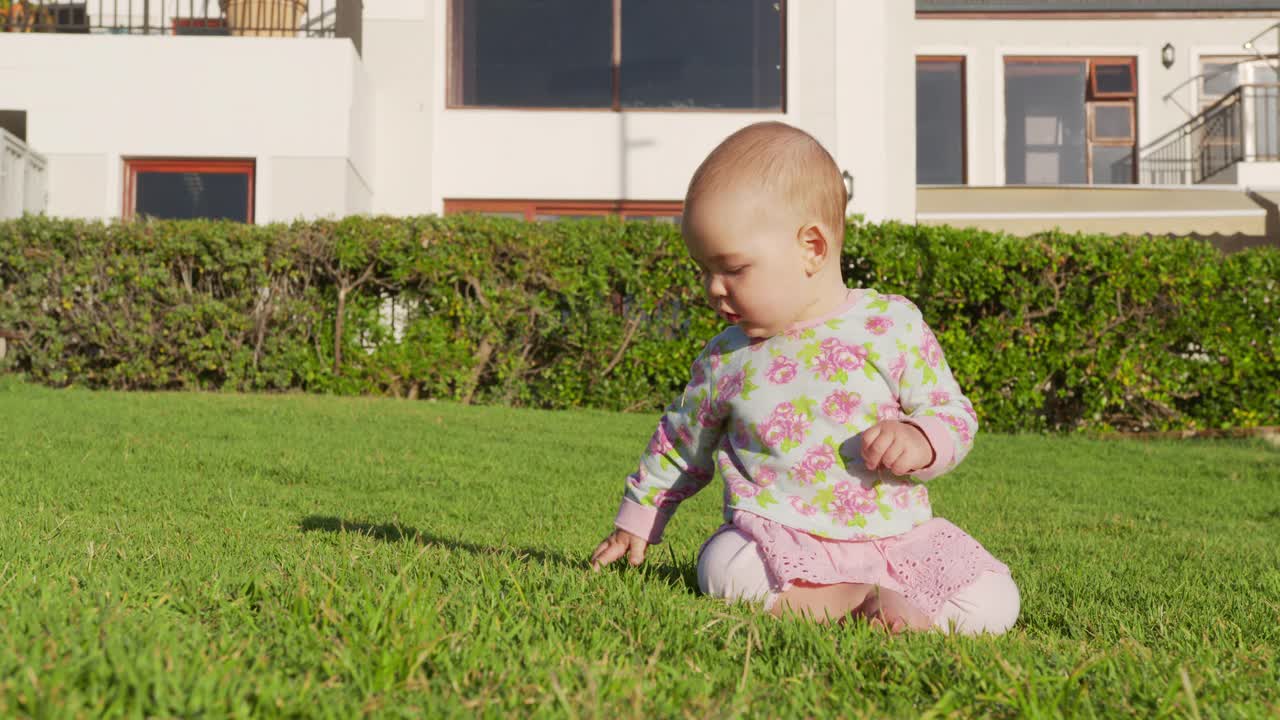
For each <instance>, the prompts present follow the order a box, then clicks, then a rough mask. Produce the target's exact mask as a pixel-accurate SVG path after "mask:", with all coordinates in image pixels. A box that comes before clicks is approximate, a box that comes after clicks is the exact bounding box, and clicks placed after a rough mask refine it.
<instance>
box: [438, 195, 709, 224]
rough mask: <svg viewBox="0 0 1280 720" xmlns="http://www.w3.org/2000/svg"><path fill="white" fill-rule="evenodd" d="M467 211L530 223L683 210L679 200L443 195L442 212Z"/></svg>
mask: <svg viewBox="0 0 1280 720" xmlns="http://www.w3.org/2000/svg"><path fill="white" fill-rule="evenodd" d="M467 212H501V213H516V212H518V213H522V214H523V215H524V219H525V220H527V221H529V222H533V221H535V220H537V217H538V216H539V215H565V214H572V215H598V216H601V217H608V216H620V217H624V218H625V217H629V216H632V215H659V216H664V215H665V216H675V215H680V214H682V213H683V212H684V203H683V202H681V201H679V200H532V199H520V200H513V199H477V198H446V199H445V201H444V214H445V215H458V214H461V213H467Z"/></svg>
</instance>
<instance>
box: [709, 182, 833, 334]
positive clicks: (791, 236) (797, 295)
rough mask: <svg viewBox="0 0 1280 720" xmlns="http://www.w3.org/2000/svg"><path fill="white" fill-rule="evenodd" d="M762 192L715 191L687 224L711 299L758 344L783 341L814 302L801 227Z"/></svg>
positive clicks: (729, 319) (726, 316)
mask: <svg viewBox="0 0 1280 720" xmlns="http://www.w3.org/2000/svg"><path fill="white" fill-rule="evenodd" d="M779 205H780V203H778V202H776V201H775V200H772V199H769V198H766V197H764V196H763V195H762V193H759V192H748V191H734V192H715V193H708V195H707V196H705V197H703V198H700V199H699V200H698V201H697V202H696V203H695V204H694V205H693V206H692V207H691V208H690V211H691V212H689V213H688V214H686V216H685V219H684V238H685V246H686V247H687V248H688V249H689V255H690V256H692V258H693V260H694V262H696V263H697V264H698V267H699V268H700V269H701V271H702V286H703V289H704V290H705V291H706V293H707V301H708V302H709V303H710V304H711V307H712V308H713V309H714V310H716V311H717V312H718V313H720V316H721V317H723V318H724V319H725V320H727V321H729V322H731V323H735V324H736V325H738V326H739V327H741V328H742V330H743V331H744V332H745V333H746V334H747V335H748V336H749V337H753V338H766V337H771V336H773V335H777V334H779V333H781V332H782V331H784V330H786V329H787V328H788V327H789V326H790V325H792V324H793V323H795V322H796V321H797V320H798V319H799V318H800V316H801V315H802V313H803V312H804V310H805V308H806V307H808V306H809V305H810V304H811V303H812V302H813V296H814V288H813V283H812V279H811V277H810V273H808V272H806V267H805V260H806V257H805V253H804V250H803V245H802V244H801V242H800V241H799V239H798V238H797V232H798V231H799V229H800V226H801V224H802V223H801V222H800V221H799V220H798V219H797V218H795V216H794V214H793V213H790V212H787V211H786V210H785V209H783V208H781V207H778V206H779Z"/></svg>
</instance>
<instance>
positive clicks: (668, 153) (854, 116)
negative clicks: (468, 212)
mask: <svg viewBox="0 0 1280 720" xmlns="http://www.w3.org/2000/svg"><path fill="white" fill-rule="evenodd" d="M425 1H426V0H394V2H392V0H381V2H380V3H377V4H371V5H370V6H369V8H368V9H367V10H366V17H368V15H369V14H370V13H373V14H375V15H377V16H378V17H379V18H382V17H385V16H387V15H391V14H393V13H400V14H403V15H404V19H403V20H401V21H400V22H402V23H403V24H404V25H405V26H406V28H407V27H408V26H413V27H415V28H417V30H416V31H417V32H424V31H425V30H426V26H431V27H432V28H433V32H431V34H430V37H431V38H433V42H432V43H431V44H430V48H431V53H432V55H431V61H430V63H429V66H430V75H429V82H426V81H424V82H421V83H419V84H415V83H412V82H407V81H406V80H407V79H406V78H404V77H400V78H399V79H396V77H395V76H393V75H391V73H392V72H393V68H392V64H391V63H390V62H386V61H384V60H383V59H382V58H380V57H379V53H381V52H382V51H381V50H373V49H372V47H373V46H374V45H376V42H375V38H381V37H386V36H388V35H390V34H391V33H392V32H393V31H392V30H391V29H390V28H389V27H382V26H380V25H381V21H380V20H377V21H370V20H366V35H365V47H366V55H367V57H368V61H369V63H370V74H371V76H373V77H374V82H375V84H377V85H378V86H379V88H380V89H381V88H394V91H393V92H392V93H390V94H383V95H381V96H380V101H379V116H380V117H379V127H380V128H386V129H388V130H400V131H401V132H402V134H401V135H400V137H403V138H405V139H406V141H407V142H408V143H409V144H408V146H407V153H406V156H405V157H406V158H409V159H412V160H413V161H415V162H416V161H418V160H419V159H424V158H425V159H426V160H427V161H429V163H430V166H431V168H432V176H431V178H430V180H429V184H428V187H429V189H428V190H427V191H426V194H428V195H429V197H430V207H429V208H426V209H429V210H430V211H433V212H440V211H442V209H443V200H444V199H445V198H512V199H517V198H519V199H524V198H537V199H574V200H609V199H618V198H625V199H634V200H680V199H682V198H683V197H684V192H685V189H686V186H687V185H688V181H689V177H690V175H692V173H693V171H694V170H695V169H696V168H697V165H698V163H700V162H701V161H702V158H703V157H705V156H706V154H707V153H708V152H709V151H710V150H711V149H712V148H713V147H715V145H716V144H717V143H719V142H720V140H722V139H724V137H725V136H727V135H729V134H730V133H732V132H733V131H734V130H737V129H738V128H740V127H743V126H744V125H747V124H750V123H753V122H758V121H762V120H775V119H776V120H782V121H784V122H788V123H791V124H793V125H796V126H798V127H800V128H803V129H805V130H807V131H809V132H811V133H813V134H814V135H815V136H816V137H817V138H818V139H819V140H820V141H821V142H823V143H824V144H825V145H826V146H827V147H828V149H830V150H831V151H832V153H833V154H834V155H835V157H836V160H837V162H838V163H840V164H841V165H842V166H844V167H846V168H847V169H849V171H850V172H851V173H853V174H854V175H855V176H857V177H859V178H862V180H863V182H862V183H861V184H860V185H859V190H858V195H857V197H856V199H855V204H854V205H853V206H851V210H852V211H858V212H865V213H868V214H869V215H871V216H873V217H884V216H888V215H892V216H894V217H902V218H909V217H911V216H913V214H914V202H915V194H914V160H913V158H914V142H915V140H914V137H911V138H910V142H909V143H906V142H904V141H902V139H901V138H899V137H897V136H900V135H902V133H901V128H900V127H897V126H895V125H894V124H893V123H891V122H890V121H889V120H890V118H891V113H890V111H889V110H887V109H886V108H887V103H886V102H885V101H884V100H883V99H882V98H883V93H884V91H885V87H886V79H885V73H884V72H883V68H884V67H885V66H886V64H888V63H890V62H891V61H892V62H898V61H897V60H892V59H893V58H896V57H897V56H899V55H901V57H902V58H904V59H905V63H906V64H905V65H903V67H902V68H901V70H900V71H898V70H894V71H893V72H891V73H890V74H889V75H888V82H892V83H894V84H895V87H896V86H898V85H900V86H902V87H906V81H911V82H914V81H913V80H911V79H912V78H913V77H914V76H913V75H912V73H913V70H912V69H911V68H912V67H913V66H912V65H910V57H911V52H910V45H909V44H904V42H903V41H904V40H905V38H899V39H898V41H896V42H888V41H886V39H885V35H886V33H893V32H896V33H898V34H899V35H901V34H902V33H904V32H906V29H907V28H909V26H910V23H911V22H912V14H913V13H912V12H911V11H910V8H909V5H908V4H906V3H904V2H902V0H860V2H858V3H856V4H855V3H851V2H843V1H842V0H803V2H801V1H796V0H793V2H791V3H790V4H789V6H788V13H787V49H788V56H787V63H786V67H787V79H786V95H787V98H786V104H787V112H786V113H774V112H697V111H686V112H663V111H644V112H625V113H616V112H611V111H608V110H600V111H573V112H562V111H541V110H537V111H520V110H479V109H476V110H472V109H449V108H447V107H446V97H445V88H446V72H447V68H448V62H447V57H448V56H447V43H446V42H445V41H444V38H445V36H446V23H447V17H446V15H447V13H446V10H447V8H446V6H447V4H448V3H447V2H444V1H443V0H439V1H436V2H427V4H426V10H427V11H428V12H427V15H426V18H425V19H422V20H419V19H417V16H416V13H417V10H418V8H419V7H420V6H421V3H422V2H425ZM375 8H376V9H375ZM370 27H372V28H373V33H374V34H373V35H372V36H371V35H370V34H369V32H370V31H369V28H370ZM847 34H855V35H856V38H855V37H846V35H847ZM410 37H412V34H411V31H409V30H407V29H406V30H405V31H404V33H402V34H400V35H399V36H398V37H397V40H396V43H397V45H396V47H397V48H399V49H400V52H395V53H394V55H396V56H397V57H400V58H401V59H402V60H403V61H407V62H409V63H410V64H411V65H412V66H413V67H420V64H418V63H417V62H416V59H417V58H416V55H415V54H414V51H413V50H412V49H411V48H409V45H408V44H409V43H410V40H409V39H408V38H410ZM423 37H425V35H424V36H423ZM893 37H894V36H892V35H890V38H893ZM388 53H391V51H388ZM846 69H848V70H849V72H847V73H846ZM898 76H901V77H900V78H899V77H898ZM900 81H901V82H900ZM910 87H911V88H914V85H911V86H910ZM901 94H902V90H901V88H900V87H896V93H895V98H896V99H897V100H899V101H906V102H909V101H910V97H911V96H913V95H914V92H913V91H912V92H908V93H906V97H899V95H901ZM423 100H425V102H427V103H429V105H428V106H429V107H430V109H431V116H432V117H431V120H430V122H429V123H428V124H427V125H426V131H427V132H429V133H430V137H431V142H430V145H431V149H430V150H429V151H427V152H424V151H423V150H422V149H421V148H419V147H417V146H416V145H415V141H416V138H414V137H413V136H412V135H409V136H405V135H404V134H403V130H404V129H405V128H406V127H408V128H409V129H415V128H417V127H422V126H420V125H417V124H416V113H417V112H418V110H417V108H418V103H419V102H420V101H423ZM867 103H869V104H870V105H872V106H874V107H876V108H877V109H876V110H874V111H872V112H871V115H875V116H876V117H867V116H866V112H865V108H864V106H865V105H866V104H867ZM913 112H914V111H913ZM912 117H913V118H914V115H912ZM848 127H852V128H853V130H852V131H851V132H850V131H847V130H846V128H848ZM902 152H907V153H910V155H909V158H908V159H911V173H910V177H907V176H906V175H903V174H901V173H897V174H894V175H890V176H887V175H886V173H885V164H886V162H887V161H888V159H889V158H890V157H893V161H894V162H895V163H896V162H901V157H900V153H902ZM388 153H390V151H389V150H384V151H383V155H382V157H385V156H386V155H387V154H388ZM388 183H389V185H388ZM422 186H423V180H422V178H421V174H420V172H418V171H417V170H416V169H415V168H414V167H412V166H411V165H410V162H409V161H408V160H407V159H402V160H401V161H397V162H395V164H394V165H389V166H386V167H384V173H383V175H382V176H380V178H379V186H378V193H379V196H381V195H382V193H383V192H388V193H390V195H389V196H388V197H389V198H394V199H393V200H391V201H388V202H384V201H383V200H382V199H381V197H380V198H379V200H378V201H377V202H376V206H377V207H384V208H390V207H395V208H400V207H409V206H413V205H414V204H415V203H416V201H417V200H418V199H419V198H420V197H421V196H420V195H418V194H417V193H418V188H419V187H422ZM393 187H394V188H396V189H390V188H393ZM384 188H388V189H386V190H384ZM405 188H409V189H407V190H406V189H405ZM411 192H412V193H414V195H413V196H412V197H410V193H411ZM890 198H892V202H893V203H895V204H894V205H893V209H892V210H890V204H889V203H890V202H891V201H890Z"/></svg>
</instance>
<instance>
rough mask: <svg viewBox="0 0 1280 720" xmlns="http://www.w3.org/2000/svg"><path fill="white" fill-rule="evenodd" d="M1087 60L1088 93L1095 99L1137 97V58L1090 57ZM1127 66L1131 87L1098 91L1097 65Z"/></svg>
mask: <svg viewBox="0 0 1280 720" xmlns="http://www.w3.org/2000/svg"><path fill="white" fill-rule="evenodd" d="M1088 60H1089V95H1090V96H1091V97H1093V98H1094V99H1096V100H1127V99H1135V98H1137V97H1138V59H1137V58H1135V57H1125V58H1119V57H1090V58H1088ZM1100 65H1107V66H1112V67H1117V66H1125V65H1127V66H1128V67H1129V78H1130V79H1132V80H1133V89H1132V90H1125V91H1120V92H1099V91H1098V72H1097V70H1098V66H1100Z"/></svg>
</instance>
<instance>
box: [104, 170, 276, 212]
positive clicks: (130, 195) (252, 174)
mask: <svg viewBox="0 0 1280 720" xmlns="http://www.w3.org/2000/svg"><path fill="white" fill-rule="evenodd" d="M140 172H167V173H184V172H198V173H220V174H227V175H234V174H242V175H247V176H248V177H249V191H248V192H249V197H248V203H247V204H246V205H245V207H246V209H247V213H248V218H246V220H245V222H246V223H248V224H250V225H252V224H254V207H253V199H254V195H255V193H254V186H255V181H256V180H257V174H258V173H257V162H256V161H254V160H243V159H222V158H208V159H205V158H201V159H177V158H125V159H124V200H123V203H122V206H123V210H122V212H121V215H122V217H123V218H124V219H125V220H132V219H133V217H134V211H135V210H136V209H137V201H138V173H140Z"/></svg>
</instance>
